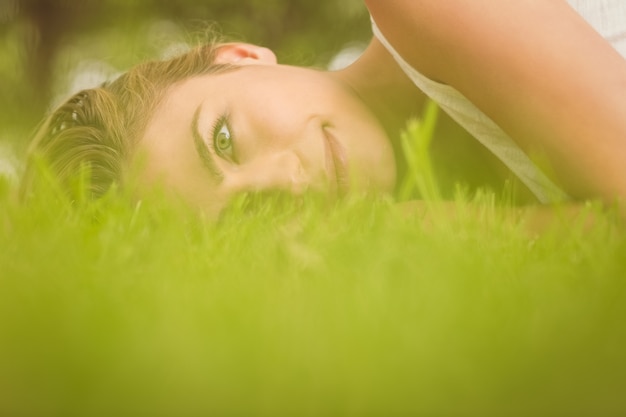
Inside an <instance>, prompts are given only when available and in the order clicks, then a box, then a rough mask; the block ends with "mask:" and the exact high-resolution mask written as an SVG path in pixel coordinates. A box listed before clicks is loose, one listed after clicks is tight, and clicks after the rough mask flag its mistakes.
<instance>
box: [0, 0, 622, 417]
mask: <svg viewBox="0 0 626 417" xmlns="http://www.w3.org/2000/svg"><path fill="white" fill-rule="evenodd" d="M42 3H46V4H57V5H62V6H63V7H66V8H68V10H67V11H66V14H65V15H59V16H66V17H71V22H73V24H72V25H66V26H64V28H65V29H67V31H70V30H73V31H79V29H81V28H83V29H81V30H82V32H80V33H83V34H84V37H85V39H83V41H82V43H80V42H78V41H77V39H79V38H77V37H74V38H72V37H71V36H70V35H71V34H69V33H66V34H65V36H66V37H65V38H63V39H66V41H65V44H64V45H65V46H64V47H63V48H64V49H63V51H64V52H60V53H59V54H60V55H59V56H60V57H61V58H63V57H68V56H75V54H78V52H77V51H83V52H84V51H86V50H88V49H89V48H91V49H94V50H95V51H96V52H95V53H96V54H98V55H100V56H120V55H119V54H117V52H116V51H111V50H110V48H112V47H114V46H115V45H120V44H123V42H121V41H119V39H120V35H119V33H118V32H116V31H114V30H110V29H109V28H108V26H107V25H108V24H109V23H110V22H111V21H113V20H115V15H108V14H105V13H100V12H101V11H103V10H109V9H111V10H112V9H115V8H112V7H110V8H109V9H107V8H106V5H107V4H109V3H111V4H113V5H114V6H116V7H117V8H120V10H122V12H123V13H122V12H120V13H121V14H120V16H124V19H125V20H124V19H122V20H121V24H123V25H124V24H125V25H127V26H129V27H130V26H132V27H135V26H136V27H137V28H139V29H137V32H140V31H141V28H146V27H154V22H152V23H149V24H148V23H146V25H144V26H140V25H134V23H133V22H134V20H133V18H132V16H135V17H136V16H144V15H148V14H147V11H150V13H151V14H150V16H152V17H153V18H154V19H157V20H158V19H162V18H163V16H164V15H168V16H173V15H174V14H175V13H177V14H175V16H177V18H180V19H183V17H184V15H185V13H187V14H188V15H189V16H193V17H195V18H197V17H198V16H202V17H203V16H205V15H203V14H202V13H201V11H202V10H204V9H202V7H200V6H198V5H199V4H201V3H202V2H196V1H191V0H179V1H175V2H174V1H172V2H165V1H160V0H149V1H148V0H146V1H145V2H119V1H114V0H106V1H102V2H98V3H96V2H75V3H71V2H66V1H61V0H59V1H56V0H46V1H43V0H41V1H40V0H37V1H35V0H32V1H26V0H24V1H18V0H8V3H6V5H9V6H10V7H9V6H6V5H4V8H3V7H0V18H1V19H3V22H4V21H9V22H10V23H11V24H10V25H9V26H6V27H2V28H0V29H1V30H2V31H4V32H3V33H6V34H8V37H7V38H6V41H5V42H4V43H1V44H0V53H1V54H2V56H3V57H4V58H6V59H5V60H2V63H0V73H1V74H2V75H3V77H4V79H5V80H8V82H6V83H5V84H3V85H1V86H0V87H1V88H2V89H4V90H3V94H2V97H1V99H2V100H4V101H0V108H1V109H3V110H6V111H3V112H1V113H2V114H0V128H1V129H0V145H2V142H3V141H4V142H10V144H11V146H7V147H6V149H7V150H6V151H4V149H5V147H0V150H2V152H1V154H2V155H1V156H0V248H1V250H0V416H2V417H4V416H7V417H13V416H126V415H127V416H239V415H242V416H304V415H310V416H339V415H355V416H361V415H379V416H405V415H424V416H434V415H436V416H448V415H450V416H528V415H533V416H542V415H545V416H572V415H575V416H583V415H587V416H618V415H626V399H625V398H626V396H624V392H625V391H626V325H625V324H624V323H625V321H626V282H625V279H624V278H625V277H626V239H625V237H624V233H623V230H620V229H619V228H617V227H615V225H614V224H613V221H612V218H611V217H610V215H608V214H605V213H603V212H601V211H600V209H599V208H597V207H595V206H594V205H589V206H587V207H586V208H585V209H584V210H583V215H582V217H579V218H577V220H575V221H571V220H568V218H567V216H565V214H564V213H563V212H561V211H560V209H559V208H556V209H555V211H554V213H553V215H554V217H555V219H556V220H557V221H555V222H554V224H553V226H552V227H548V229H547V230H546V231H545V232H543V233H541V234H535V233H533V232H529V227H528V225H529V221H530V220H529V219H528V218H527V217H525V216H524V215H516V216H510V215H508V214H506V213H507V212H508V211H509V209H511V208H510V206H509V203H508V199H507V197H506V195H504V196H502V197H500V196H496V195H495V194H493V193H489V192H479V193H477V194H475V195H473V196H472V195H469V193H466V192H462V191H458V192H457V194H456V198H455V200H454V201H453V202H452V203H450V204H451V206H448V208H449V207H453V208H454V209H455V212H456V216H454V217H449V216H446V215H445V213H442V211H441V210H440V208H441V206H439V205H438V204H437V200H438V198H439V195H440V193H439V190H438V185H437V182H436V181H435V180H434V177H433V176H432V175H429V172H417V171H415V170H416V169H420V167H428V166H429V162H428V159H427V158H425V155H424V152H426V151H427V149H426V150H425V149H424V146H422V147H420V146H417V147H414V146H412V145H411V143H413V141H415V140H417V139H420V136H422V135H425V136H428V135H429V131H430V130H432V122H433V120H434V119H431V118H430V116H428V115H427V117H426V118H425V119H424V120H423V122H422V123H421V124H420V123H413V124H411V125H410V128H409V130H408V132H407V133H406V134H405V135H404V136H403V146H404V148H405V149H404V151H405V153H406V154H407V160H408V166H409V169H410V170H413V171H412V175H410V176H409V177H408V178H407V180H406V181H404V182H403V183H402V184H401V187H400V188H401V189H400V197H401V199H403V198H409V196H411V195H412V194H413V193H414V191H415V189H416V188H418V189H420V192H421V195H423V196H424V197H426V199H427V202H426V204H425V205H424V206H422V207H421V208H418V209H416V208H415V207H411V206H407V205H398V204H395V203H392V202H390V201H388V200H386V199H376V198H373V197H356V196H355V197H353V198H350V199H347V200H345V201H341V202H336V203H330V202H328V201H318V200H317V199H316V198H315V197H313V196H311V197H307V200H306V201H289V200H287V201H285V200H283V199H276V200H271V199H270V201H266V202H264V203H262V204H260V205H259V206H256V207H255V208H251V204H250V200H249V199H250V198H252V197H245V196H244V197H242V199H240V200H238V201H236V202H235V204H233V207H231V208H230V209H229V210H228V211H227V212H226V213H225V215H224V216H223V217H222V218H221V219H220V221H219V222H214V221H210V220H207V219H204V218H203V217H202V216H199V215H197V213H191V212H189V211H188V210H185V209H184V208H181V207H177V206H175V205H174V204H173V203H172V202H168V201H165V200H163V199H158V198H155V199H154V200H150V201H144V202H143V203H141V204H139V203H138V204H129V203H128V201H127V200H125V199H123V198H121V197H119V196H116V195H113V194H111V195H109V196H107V197H106V198H104V199H103V200H101V201H99V202H96V203H88V202H84V201H77V202H73V203H70V202H67V201H64V200H63V199H62V198H58V196H57V195H55V194H54V193H53V192H52V191H53V190H51V191H50V193H48V194H47V193H45V192H44V193H41V194H39V195H36V196H35V197H34V198H33V199H32V200H30V201H29V203H28V204H27V205H24V204H20V203H17V202H16V201H15V200H14V199H13V195H14V193H15V188H16V185H15V180H16V178H17V176H18V174H19V169H18V168H16V167H19V163H18V162H15V163H10V161H15V160H17V159H18V158H17V157H14V155H13V153H14V152H13V149H18V150H19V149H20V148H21V147H22V145H23V144H22V145H20V144H18V143H17V142H19V140H18V139H15V138H16V137H18V136H20V132H22V130H25V128H24V126H26V125H29V123H30V121H29V120H31V119H32V118H34V117H35V116H32V115H31V116H32V117H31V118H29V117H27V116H24V115H23V114H26V113H23V112H22V110H24V111H25V109H28V108H30V107H33V108H36V109H39V110H41V109H42V108H43V107H45V105H46V103H45V102H44V103H43V104H42V103H39V104H38V105H36V106H33V105H32V101H30V99H29V97H32V96H29V95H28V94H27V93H24V92H22V93H20V89H25V90H30V89H34V90H37V89H38V88H39V87H38V86H41V85H44V84H45V85H47V84H49V83H50V82H51V81H50V80H48V79H42V80H40V81H39V82H40V83H41V84H37V83H35V82H28V80H27V77H29V76H30V77H35V78H33V79H37V78H36V77H37V76H42V77H43V76H44V75H45V71H44V72H42V73H41V74H40V73H39V72H37V73H30V75H28V74H29V73H28V72H21V71H15V69H16V68H18V67H19V66H16V65H13V64H12V63H13V62H14V61H11V60H12V59H17V58H18V56H20V52H19V51H20V48H19V47H18V46H16V45H18V44H19V42H21V41H20V39H21V40H22V41H23V40H24V39H29V38H28V33H31V31H33V30H35V29H33V28H36V27H37V24H40V25H41V24H42V22H45V19H44V20H43V21H38V20H37V19H36V16H37V14H36V13H35V12H37V10H38V9H37V8H35V9H32V10H30V9H28V10H30V11H29V13H34V14H33V16H35V17H32V19H31V20H30V21H29V20H24V19H19V18H18V17H17V16H19V13H18V12H19V11H20V10H25V9H20V7H25V6H24V5H27V4H28V5H30V6H32V5H36V4H42ZM257 3H258V4H257ZM266 3H267V4H266ZM332 3H334V2H331V1H321V0H320V2H310V1H308V0H306V1H305V0H302V1H278V0H275V1H272V2H256V1H248V2H229V1H227V0H219V1H218V0H213V1H210V0H208V1H207V2H206V4H207V9H211V10H217V11H219V12H220V13H221V15H222V16H223V15H227V16H231V17H232V19H234V20H232V21H230V23H232V22H235V23H237V22H238V24H240V26H237V24H233V25H231V26H226V27H227V28H231V29H228V30H227V32H228V31H230V30H237V31H238V30H242V31H243V29H241V28H244V26H245V25H244V24H245V23H246V19H244V18H243V17H242V16H244V15H242V13H241V10H242V7H244V6H242V5H244V4H245V7H244V9H245V10H248V11H249V10H256V9H255V7H257V8H261V9H263V10H265V14H254V13H252V14H249V15H245V16H255V18H259V19H266V20H267V19H270V18H274V19H275V20H276V23H277V24H276V25H273V26H272V25H267V26H266V27H265V31H264V32H262V33H261V34H260V33H254V31H256V32H261V29H260V26H259V25H250V24H249V22H247V26H246V27H248V28H249V30H251V31H252V32H249V33H251V34H250V35H249V38H251V39H253V40H254V39H258V38H259V37H263V36H265V38H263V42H261V43H265V44H269V46H272V47H279V49H280V48H283V50H284V51H286V52H285V53H284V54H286V55H287V56H288V57H290V58H291V59H292V61H294V62H298V63H302V61H307V58H308V57H307V55H306V53H305V54H304V56H302V55H300V56H299V55H296V53H295V52H293V51H303V50H304V51H306V50H307V49H303V47H302V45H304V44H307V42H308V40H306V39H301V38H295V40H294V38H292V37H291V36H287V35H288V34H289V33H290V32H289V31H288V29H290V27H291V26H293V28H298V27H299V28H302V27H304V28H307V30H310V33H309V32H307V31H305V33H309V34H311V39H313V38H316V39H317V38H319V37H320V36H321V35H328V38H329V39H335V37H336V36H338V35H337V34H336V33H335V31H334V29H333V30H330V29H329V31H328V33H326V31H324V33H323V34H321V33H320V32H319V30H317V32H315V33H314V32H313V28H316V27H319V25H310V26H309V25H305V24H304V23H303V20H302V19H304V17H303V16H307V14H310V15H311V19H313V20H315V19H316V20H317V22H318V23H319V21H322V19H323V18H324V17H325V18H326V19H330V18H331V17H333V18H334V17H335V15H334V14H333V13H331V11H332V10H335V9H336V8H337V6H332ZM355 3H357V2H355V1H350V2H348V1H346V2H343V3H342V4H344V6H342V7H341V8H340V9H342V10H343V9H346V10H344V14H343V15H341V16H338V17H337V18H341V19H344V20H345V19H347V18H348V17H349V16H352V14H354V13H356V14H357V15H358V14H359V13H361V12H358V13H357V12H354V11H353V10H352V9H351V8H350V7H347V6H345V5H349V4H355ZM268 4H271V5H272V8H269V6H268ZM293 4H295V5H296V6H297V7H296V6H293ZM72 5H75V6H76V5H81V6H80V7H78V6H76V7H74V6H72ZM85 5H90V7H92V8H95V9H93V10H95V11H96V12H93V10H92V9H90V8H89V7H86V6H85ZM96 5H100V6H98V7H102V8H101V9H99V8H98V7H96ZM234 5H237V6H236V7H235V6H234ZM290 5H292V6H290ZM30 6H29V7H30ZM109 6H110V5H109ZM72 7H73V8H72ZM298 7H299V8H301V9H302V10H303V12H302V14H295V10H299V9H298ZM70 9H71V10H70ZM200 9H202V10H200ZM88 10H92V12H91V14H85V13H86V11H88ZM358 10H362V9H358ZM270 11H271V13H270ZM144 12H146V13H144ZM229 12H232V13H231V14H228V13H229ZM236 12H238V13H236ZM81 13H82V14H81ZM351 13H352V14H351ZM49 16H50V15H49ZM94 16H100V17H101V20H97V21H96V20H88V18H91V19H95V17H94ZM129 16H130V17H129ZM181 16H183V17H181ZM237 16H238V18H237ZM285 16H291V17H289V19H287V18H286V17H285ZM346 16H348V17H346ZM57 17H58V16H57ZM353 17H354V16H353ZM361 17H363V16H360V18H361ZM360 18H359V19H356V17H355V20H361V19H360ZM7 19H8V20H7ZM11 19H13V20H11ZM237 19H239V20H237ZM248 19H249V17H248ZM253 20H254V19H253ZM52 21H55V20H52ZM324 21H327V20H324ZM29 22H30V23H29ZM107 22H108V23H107ZM278 22H281V23H282V25H283V26H278ZM80 24H82V26H80ZM364 24H365V30H368V28H367V26H368V24H369V23H368V21H367V16H365V20H364ZM242 25H244V26H242ZM157 26H158V27H159V28H161V29H162V28H163V27H169V28H171V26H168V25H165V26H163V22H161V23H159V24H158V25H157ZM85 27H88V28H90V29H89V31H87V32H85V30H84V28H85ZM327 27H328V28H340V30H341V31H344V29H345V28H346V26H345V25H343V26H336V25H332V24H329V25H327ZM44 29H45V30H52V29H54V28H52V29H50V28H49V27H48V28H47V29H46V28H43V29H42V28H39V29H38V30H39V33H40V34H41V33H44V32H42V31H44ZM95 31H100V32H102V33H105V34H104V35H103V34H102V33H100V34H99V35H97V36H96V34H95V33H94V32H95ZM161 32H162V30H160V32H159V33H161ZM46 33H47V32H46ZM313 35H315V36H313ZM131 38H132V37H131ZM38 39H39V40H40V42H47V43H49V44H50V43H51V42H53V41H54V42H57V41H58V42H59V43H58V44H55V45H57V46H58V45H60V42H61V38H58V39H57V38H54V39H53V38H49V37H48V38H46V37H39V38H38ZM67 39H74V40H75V41H76V42H75V43H71V42H68V41H67ZM96 39H99V41H96ZM283 39H285V41H284V42H283V43H280V42H279V40H283ZM287 40H292V41H293V42H296V43H290V42H289V41H287ZM272 42H274V44H272ZM298 42H300V43H298ZM87 45H88V46H89V47H88V46H87ZM170 46H171V45H170ZM337 46H339V47H340V46H342V44H339V45H337ZM81 48H82V49H81ZM102 48H104V49H102ZM107 48H109V49H107ZM314 49H317V50H320V49H322V48H321V47H319V45H318V46H317V47H315V48H314ZM326 49H329V48H328V44H327V45H326ZM330 49H332V48H330ZM289 51H292V52H289ZM132 52H133V51H131V52H129V54H131V55H132ZM300 53H301V54H302V52H300ZM284 54H283V55H284ZM79 55H80V54H79ZM28 56H29V55H25V56H24V57H22V58H24V59H25V60H26V61H25V62H32V61H28V59H26V58H27V57H28ZM33 56H35V57H36V56H38V55H36V54H35V55H33ZM81 56H82V55H81ZM48 58H49V57H48ZM48 58H46V57H45V56H44V57H41V56H39V59H42V60H43V61H41V62H44V63H45V62H47V65H48V66H47V67H44V68H52V67H53V66H54V65H52V63H51V62H52V61H45V59H48ZM32 59H34V58H32ZM309 63H310V62H309ZM124 65H125V63H124V62H118V63H116V64H115V65H113V66H114V67H115V68H118V67H124ZM37 68H39V69H41V67H37ZM61 73H62V71H58V70H57V71H51V72H50V74H53V75H54V74H56V75H55V76H58V77H60V75H59V74H61ZM7 77H8V78H7ZM11 77H13V78H11ZM53 78H54V77H53ZM63 83H64V82H63V81H58V83H57V84H58V85H61V87H58V89H60V90H63V88H64V87H63V86H64V84H63ZM55 85H56V84H55ZM65 87H67V86H65ZM47 91H48V96H53V95H54V88H51V89H48V90H47ZM4 92H8V93H7V94H4ZM17 98H21V99H20V100H21V101H20V100H18V99H17ZM44 101H45V100H44ZM434 111H435V109H433V108H432V107H431V108H429V109H427V112H431V113H432V112H434ZM20 117H23V118H20ZM36 117H40V113H38V114H37V115H36ZM433 117H435V116H433ZM15 120H17V121H18V122H19V123H17V124H11V123H13V122H14V121H15ZM18 125H19V126H18ZM20 126H21V127H20ZM4 138H11V139H10V140H8V139H7V140H6V141H5V140H4ZM418 142H419V141H418ZM426 147H427V146H426ZM17 153H19V152H17ZM2 161H9V162H7V163H4V165H3V164H2V163H1V162H2ZM561 215H562V216H561ZM585 215H587V216H588V217H589V218H593V219H594V222H593V226H592V227H589V224H588V222H586V221H585ZM560 217H563V219H562V220H559V219H560Z"/></svg>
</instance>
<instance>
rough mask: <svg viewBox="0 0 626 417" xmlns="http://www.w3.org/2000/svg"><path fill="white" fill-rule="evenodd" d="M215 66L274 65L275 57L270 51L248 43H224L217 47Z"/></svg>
mask: <svg viewBox="0 0 626 417" xmlns="http://www.w3.org/2000/svg"><path fill="white" fill-rule="evenodd" d="M214 62H215V63H216V64H236V65H275V64H276V63H277V60H276V55H275V54H274V52H272V51H271V50H270V49H267V48H264V47H262V46H257V45H252V44H250V43H225V44H223V45H220V46H218V47H217V51H216V52H215V61H214Z"/></svg>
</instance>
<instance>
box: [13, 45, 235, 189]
mask: <svg viewBox="0 0 626 417" xmlns="http://www.w3.org/2000/svg"><path fill="white" fill-rule="evenodd" d="M218 47H219V44H218V43H217V42H210V43H207V44H206V45H203V46H200V47H196V48H194V49H192V50H191V51H189V52H187V53H185V54H183V55H180V56H177V57H175V58H172V59H168V60H165V61H150V62H144V63H142V64H139V65H137V66H135V67H133V68H131V69H130V70H129V71H128V72H126V73H125V74H123V75H121V76H120V77H119V78H117V79H116V80H114V81H112V82H110V83H105V84H103V85H102V86H100V87H98V88H93V89H88V90H83V91H81V92H79V93H77V94H75V95H74V96H72V97H71V98H70V99H69V100H67V101H66V102H65V103H63V104H62V105H60V106H59V107H58V108H57V109H56V110H55V111H53V112H52V113H51V114H50V115H49V116H47V117H46V118H45V119H44V120H43V121H42V123H41V124H40V125H39V127H38V128H37V130H36V132H35V134H34V136H33V139H32V142H31V145H30V148H29V151H28V160H27V167H26V172H25V173H24V176H23V180H22V187H21V195H22V198H26V197H28V196H29V195H30V194H32V193H33V192H34V190H35V185H36V184H37V177H38V173H39V171H40V170H39V169H38V167H37V163H36V161H38V160H42V161H43V162H44V165H45V167H46V169H47V170H48V172H51V173H52V175H53V177H54V180H55V181H56V182H57V183H58V184H59V185H60V186H61V188H62V189H63V191H64V192H65V193H66V194H67V195H68V196H69V197H70V199H75V198H76V195H75V194H76V192H77V190H76V189H75V188H76V187H75V182H76V179H77V177H78V176H79V175H80V174H81V172H88V175H89V177H88V178H87V181H86V185H87V188H88V189H87V190H81V192H82V193H84V192H85V191H86V192H87V194H88V196H89V197H90V198H93V199H97V198H99V197H101V196H102V195H103V194H105V193H106V192H107V191H108V190H109V189H110V188H111V187H112V186H113V185H114V184H117V185H120V186H122V185H123V184H122V183H123V172H124V168H125V164H126V163H128V161H129V160H130V158H131V155H132V152H133V150H134V147H135V144H136V142H137V141H138V139H139V138H140V136H141V134H142V132H143V130H144V129H145V127H146V124H147V123H148V121H149V119H150V117H151V115H152V113H153V112H154V110H155V108H156V106H157V105H158V104H159V102H160V100H161V99H162V97H163V96H164V94H165V92H166V91H167V89H168V87H170V86H172V85H173V84H175V83H176V82H178V81H181V80H184V79H186V78H189V77H193V76H195V75H201V74H209V73H218V72H224V71H226V70H229V69H232V68H234V67H233V66H232V65H229V64H214V60H215V52H216V50H217V48H218Z"/></svg>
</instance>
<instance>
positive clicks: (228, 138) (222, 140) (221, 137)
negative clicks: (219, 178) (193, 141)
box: [213, 117, 236, 162]
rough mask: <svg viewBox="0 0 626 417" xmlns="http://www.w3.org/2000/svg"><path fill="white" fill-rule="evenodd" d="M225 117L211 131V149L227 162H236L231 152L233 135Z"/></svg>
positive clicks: (232, 151)
mask: <svg viewBox="0 0 626 417" xmlns="http://www.w3.org/2000/svg"><path fill="white" fill-rule="evenodd" d="M230 130H231V129H230V127H229V126H228V121H227V119H226V118H225V117H221V118H220V119H219V120H218V121H217V123H216V124H215V128H214V129H213V149H214V150H215V153H216V154H217V155H218V156H219V157H221V158H224V159H226V160H228V161H232V162H236V160H235V154H234V150H233V135H232V133H231V131H230Z"/></svg>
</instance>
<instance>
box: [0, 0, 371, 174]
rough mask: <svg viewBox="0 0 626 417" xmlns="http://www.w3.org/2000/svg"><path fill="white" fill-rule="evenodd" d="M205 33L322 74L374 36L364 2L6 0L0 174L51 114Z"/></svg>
mask: <svg viewBox="0 0 626 417" xmlns="http://www.w3.org/2000/svg"><path fill="white" fill-rule="evenodd" d="M208 28H213V29H215V30H217V31H218V32H219V33H221V34H222V35H224V36H226V38H227V39H228V40H245V41H248V42H252V43H257V44H260V45H263V46H267V47H269V48H272V49H273V50H274V51H275V52H276V53H277V55H278V57H279V60H280V61H282V63H285V64H297V65H307V66H318V67H326V66H328V65H329V64H332V65H339V66H341V65H342V63H341V61H343V60H344V59H345V57H346V55H348V59H349V55H350V52H351V51H354V50H355V49H356V50H358V49H359V48H362V47H363V46H364V44H365V43H366V42H367V41H368V40H369V38H370V36H371V32H370V23H369V18H368V13H367V10H366V9H365V6H364V5H363V2H362V0H342V1H336V0H316V1H311V0H236V1H233V0H132V1H128V0H81V1H77V0H0V174H3V175H5V176H9V177H15V176H16V172H17V171H18V170H19V169H18V168H16V165H17V164H18V163H17V161H18V160H19V157H20V156H21V155H22V153H23V152H24V150H25V148H26V146H27V143H28V138H29V135H30V132H31V131H32V130H33V128H34V127H35V125H36V124H37V123H38V122H39V120H40V119H41V118H42V116H43V114H44V113H45V112H46V111H47V110H48V109H49V108H50V107H52V106H54V105H55V104H57V103H58V102H59V101H60V100H62V99H63V98H65V97H67V96H68V95H69V94H71V93H73V92H76V91H78V90H80V89H82V88H88V87H93V86H95V85H97V84H99V83H101V82H102V81H104V80H106V79H108V78H111V77H114V76H115V75H116V74H117V73H119V72H123V71H125V70H126V69H127V68H128V67H130V66H132V65H133V64H135V63H138V62H140V61H142V60H145V59H153V58H164V57H168V56H171V55H174V54H177V53H180V52H183V51H184V50H185V49H186V48H188V47H189V45H190V42H193V41H194V40H197V38H198V36H201V35H202V34H203V33H206V31H207V29H208ZM342 51H344V53H343V54H342V53H341V52H342ZM333 59H334V63H332V62H333Z"/></svg>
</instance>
